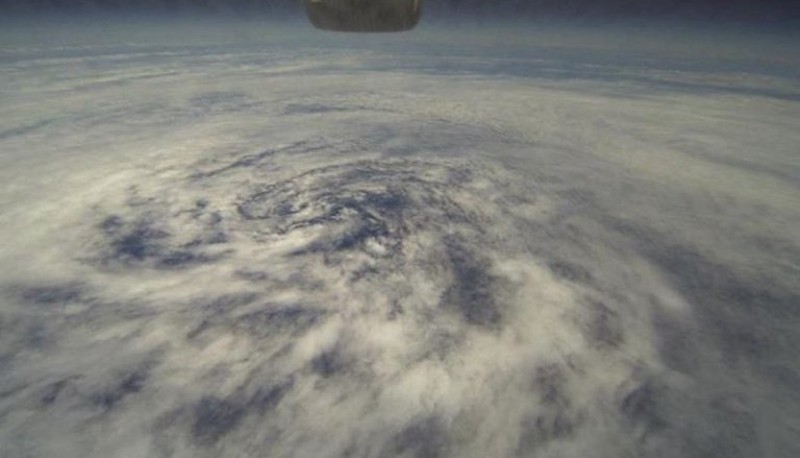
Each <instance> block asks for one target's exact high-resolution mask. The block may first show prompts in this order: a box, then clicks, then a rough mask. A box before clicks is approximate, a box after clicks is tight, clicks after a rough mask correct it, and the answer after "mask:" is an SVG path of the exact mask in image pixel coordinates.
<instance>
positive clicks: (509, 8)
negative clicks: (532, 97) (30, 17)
mask: <svg viewBox="0 0 800 458" xmlns="http://www.w3.org/2000/svg"><path fill="white" fill-rule="evenodd" d="M301 2H302V0H271V1H265V0H0V9H3V10H6V11H8V10H14V11H20V12H42V11H93V10H117V11H118V10H127V9H134V10H159V11H163V10H169V11H183V10H193V9H202V10H206V11H234V12H248V13H250V12H252V11H254V10H259V11H274V10H275V9H285V10H287V11H292V10H294V11H300V10H301V7H300V3H301ZM426 3H427V5H426V9H427V10H428V11H429V12H432V13H435V12H437V11H442V10H448V11H453V10H455V11H458V12H460V13H467V14H481V15H494V14H504V15H508V14H513V15H520V14H522V15H524V16H542V15H545V16H553V15H555V16H567V17H575V16H577V17H630V16H634V17H639V16H656V17H669V18H693V19H704V20H718V19H726V20H728V19H736V20H768V21H797V19H798V17H800V2H796V1H781V0H769V1H763V0H762V1H759V0H566V1H563V0H527V1H526V0H491V1H490V0H438V1H430V0H429V1H427V2H426Z"/></svg>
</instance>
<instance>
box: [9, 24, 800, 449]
mask: <svg viewBox="0 0 800 458" xmlns="http://www.w3.org/2000/svg"><path fill="white" fill-rule="evenodd" d="M448 33H451V34H453V35H452V38H448V39H447V40H443V41H441V42H433V43H427V44H426V43H425V42H420V43H417V44H415V43H413V42H412V43H411V44H408V43H403V44H402V46H401V45H399V44H398V43H397V42H396V41H393V40H396V39H395V38H380V40H384V41H380V46H377V47H372V48H369V49H366V48H362V47H359V45H357V44H354V43H352V42H348V38H346V37H340V38H336V39H334V43H328V44H325V45H323V44H319V43H318V44H317V45H315V46H312V45H309V44H308V43H305V45H304V46H301V45H298V44H297V43H292V42H291V40H289V39H288V38H286V37H282V38H281V40H283V41H280V40H278V38H274V37H273V38H274V39H275V40H278V41H279V42H280V43H281V44H280V45H267V46H264V45H262V44H259V45H258V46H249V45H246V44H241V45H240V44H236V45H213V46H212V45H208V46H201V45H192V46H185V45H177V44H176V45H173V46H166V47H158V48H154V47H152V46H151V45H147V44H130V43H127V44H124V45H120V46H119V47H112V46H110V45H109V46H108V47H101V48H99V49H95V48H92V47H82V46H79V45H74V46H73V45H69V46H67V45H65V47H64V48H63V49H59V50H56V51H52V50H46V51H45V50H41V49H38V48H35V47H26V46H22V45H19V46H18V47H17V48H13V49H9V50H8V52H7V54H6V55H5V56H6V57H4V63H3V69H4V70H3V72H4V75H5V76H4V77H3V78H2V82H0V89H1V90H2V94H3V97H5V100H7V101H8V102H4V104H3V105H4V106H3V107H2V109H0V110H2V118H0V119H2V129H3V130H2V132H0V147H1V148H2V150H3V151H4V156H3V158H2V161H3V163H2V167H0V169H1V170H2V172H0V174H1V175H2V176H0V178H2V181H3V182H4V183H6V184H5V189H6V191H4V194H3V196H2V201H0V211H2V214H3V215H4V220H5V221H6V222H7V224H6V223H4V224H3V227H2V228H0V235H1V236H2V238H3V240H4V241H5V242H6V243H5V244H4V246H3V247H2V248H0V268H2V284H1V285H0V294H1V296H0V298H1V300H2V309H0V311H1V312H2V314H1V315H0V350H2V353H0V368H2V369H1V370H0V444H2V445H0V450H2V453H0V454H2V455H3V456H13V457H17V456H19V457H22V456H59V457H73V456H74V457H78V456H80V457H85V456H104V457H107V456H127V457H133V456H186V457H202V456H209V457H211V456H271V457H290V456H292V457H326V456H330V457H338V456H347V457H355V456H359V457H372V456H376V457H377V456H407V457H412V456H415V457H435V456H442V457H444V456H458V457H469V456H474V457H502V456H537V457H548V456H553V457H556V456H558V457H563V456H607V457H619V456H712V455H713V456H756V455H759V454H762V453H766V454H764V455H763V456H790V455H791V451H792V450H796V447H797V446H798V443H797V440H796V435H793V434H792V431H793V430H792V427H791V421H790V420H789V419H790V418H791V417H792V414H795V418H796V414H797V412H798V391H797V385H796V381H797V380H800V378H798V372H797V369H796V368H797V366H796V364H793V361H796V358H795V359H791V358H792V357H794V356H795V355H794V354H793V353H792V350H791V348H792V347H791V345H792V343H793V342H794V343H797V342H799V340H798V334H797V330H796V329H794V330H793V329H791V327H790V325H789V324H788V323H790V322H791V320H793V319H796V318H797V312H796V310H795V309H796V307H793V305H797V299H798V291H797V288H796V285H795V286H792V278H793V277H792V272H793V271H792V269H794V272H795V274H796V269H797V260H798V259H800V257H798V254H800V244H798V242H800V241H799V240H798V238H797V232H795V231H792V230H791V229H792V227H794V228H795V229H796V225H797V222H798V213H797V212H798V208H797V207H796V206H793V205H792V199H791V198H790V197H789V196H791V195H796V192H797V183H798V181H797V176H798V175H797V173H798V169H797V165H796V163H794V164H793V163H792V161H791V160H790V159H791V157H792V154H793V150H792V145H794V146H796V145H797V144H798V143H800V137H798V133H797V132H798V129H793V126H792V122H791V121H787V120H788V119H800V113H798V111H800V109H799V108H798V105H797V101H798V99H799V98H800V95H798V94H800V92H798V91H797V86H796V81H794V82H793V81H792V80H791V79H787V78H785V77H783V76H781V74H779V72H775V73H771V74H764V75H761V76H759V77H756V76H741V74H732V75H729V74H726V73H723V72H722V71H717V70H714V69H713V68H710V67H709V68H706V67H703V68H704V69H700V70H692V71H689V70H685V71H683V72H681V73H680V74H678V75H676V74H675V73H674V72H671V71H669V70H666V69H664V68H662V67H660V66H659V65H656V64H653V63H652V62H651V61H650V60H648V57H647V56H646V55H644V54H641V55H639V58H637V59H634V58H633V57H631V60H630V61H626V62H623V63H620V62H617V61H615V60H614V59H612V58H610V57H609V58H608V60H602V59H599V58H597V56H598V55H604V54H603V52H604V51H603V50H595V52H594V53H587V54H580V52H583V51H580V50H569V49H567V48H564V49H562V50H561V51H559V52H558V53H552V52H551V49H550V48H546V47H543V48H541V49H539V48H535V49H533V50H528V51H523V50H516V51H514V52H515V53H517V54H510V55H507V56H493V55H491V53H490V52H488V51H486V50H485V49H482V48H475V49H471V50H465V49H461V48H458V47H456V46H455V45H453V44H452V43H456V42H458V41H459V39H464V40H468V39H469V38H468V37H466V36H463V35H456V32H448ZM608 33H609V34H611V32H608ZM423 37H424V36H423ZM336 40H339V42H337V41H336ZM503 49H505V50H506V51H507V52H508V53H511V51H509V49H511V50H513V48H503ZM645 54H646V53H645ZM576 55H581V56H582V59H583V60H580V59H575V56H576ZM631 55H632V56H633V55H637V54H636V53H635V52H632V53H631ZM565 56H566V57H565ZM590 56H594V57H590ZM575 62H580V63H578V64H576V63H575ZM743 104H747V106H748V107H749V108H748V111H742V110H738V109H737V108H736V107H739V106H741V105H743ZM795 124H796V123H795ZM743 126H751V128H749V129H744V128H743ZM752 126H755V127H752ZM794 127H796V126H794ZM753 145H758V148H754V150H756V151H760V152H761V154H762V155H761V156H758V155H747V154H744V152H745V151H750V148H751V146H753ZM792 266H794V267H792ZM795 432H796V430H795Z"/></svg>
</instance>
